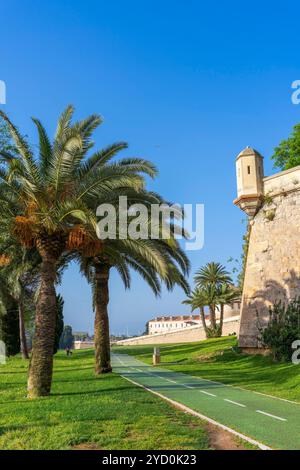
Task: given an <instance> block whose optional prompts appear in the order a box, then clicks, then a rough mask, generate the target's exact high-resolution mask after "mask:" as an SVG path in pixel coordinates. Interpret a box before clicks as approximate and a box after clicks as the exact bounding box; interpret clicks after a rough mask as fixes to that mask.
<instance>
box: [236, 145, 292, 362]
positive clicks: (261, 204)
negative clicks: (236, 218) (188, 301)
mask: <svg viewBox="0 0 300 470" xmlns="http://www.w3.org/2000/svg"><path fill="white" fill-rule="evenodd" d="M262 162H263V160H262V157H261V155H259V154H258V152H256V151H255V150H253V149H250V148H247V149H245V150H244V151H243V152H242V153H241V154H240V155H239V156H238V159H237V179H238V198H237V199H236V200H235V201H234V202H235V204H236V205H237V206H239V207H240V208H241V209H242V210H244V211H245V212H246V213H247V214H248V215H249V216H250V220H249V223H250V238H249V249H248V255H247V262H246V272H245V282H244V290H243V297H242V307H241V322H240V331H239V345H240V347H242V348H243V349H244V350H246V351H247V352H253V353H255V352H257V351H256V350H257V349H259V348H260V346H261V345H260V343H259V326H262V327H263V326H264V325H266V323H267V321H268V318H269V310H268V309H269V306H270V305H272V304H274V302H277V301H279V300H281V301H283V302H287V301H288V300H289V299H291V298H294V297H296V296H299V295H300V167H299V166H298V167H295V168H293V169H291V170H286V171H283V172H280V173H277V174H275V175H273V176H269V177H263V174H259V172H258V171H257V167H258V165H260V166H261V168H262V169H263V163H262ZM249 172H250V174H249ZM253 174H254V175H255V178H254V180H252V182H251V183H250V184H248V183H249V182H247V176H249V177H250V176H252V177H253ZM242 178H243V179H242ZM244 188H245V189H244Z"/></svg>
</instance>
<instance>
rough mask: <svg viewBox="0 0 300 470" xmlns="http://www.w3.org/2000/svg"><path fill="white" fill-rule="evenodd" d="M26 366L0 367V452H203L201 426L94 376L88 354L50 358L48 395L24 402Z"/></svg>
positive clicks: (113, 380) (122, 383) (109, 378)
mask: <svg viewBox="0 0 300 470" xmlns="http://www.w3.org/2000/svg"><path fill="white" fill-rule="evenodd" d="M27 365H28V364H27V363H26V362H25V361H23V360H22V359H20V358H13V359H10V360H9V361H8V363H7V364H6V365H1V366H0V404H1V412H0V449H71V448H74V447H76V446H80V445H81V446H84V445H85V446H87V448H89V446H90V447H94V448H98V449H109V450H112V449H120V450H122V449H147V450H152V449H155V450H156V449H157V450H160V449H207V448H208V447H209V443H208V437H207V433H206V430H205V427H204V424H203V423H202V422H201V421H200V420H199V419H197V418H194V417H191V416H189V415H186V414H184V413H182V412H180V411H177V410H175V409H174V408H173V407H172V406H170V405H169V404H168V403H166V402H164V401H163V400H161V399H159V398H158V397H155V396H153V395H152V394H150V393H148V392H146V391H144V390H143V389H141V388H138V387H135V386H133V385H131V384H130V383H129V382H128V381H126V380H125V379H123V378H121V377H119V376H118V375H115V374H110V375H105V376H101V377H95V376H94V374H93V351H75V352H74V354H73V356H72V357H66V356H65V354H63V353H59V354H58V355H57V356H56V358H55V369H54V382H53V390H52V395H51V396H50V397H47V398H41V399H38V400H34V401H30V400H28V399H27V398H26V397H25V395H26V373H27Z"/></svg>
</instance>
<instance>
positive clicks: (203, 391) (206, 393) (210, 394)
mask: <svg viewBox="0 0 300 470" xmlns="http://www.w3.org/2000/svg"><path fill="white" fill-rule="evenodd" d="M199 392H200V393H205V395H209V396H210V397H216V396H217V395H214V394H213V393H210V392H206V391H205V390H199Z"/></svg>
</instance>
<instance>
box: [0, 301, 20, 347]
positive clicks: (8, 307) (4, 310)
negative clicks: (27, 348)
mask: <svg viewBox="0 0 300 470" xmlns="http://www.w3.org/2000/svg"><path fill="white" fill-rule="evenodd" d="M0 339H1V340H2V341H3V342H4V343H5V347H6V354H7V356H15V355H16V354H18V353H19V352H20V330H19V310H18V303H17V302H16V301H15V300H14V298H13V297H11V296H7V297H6V298H5V301H4V304H3V303H2V304H1V307H0Z"/></svg>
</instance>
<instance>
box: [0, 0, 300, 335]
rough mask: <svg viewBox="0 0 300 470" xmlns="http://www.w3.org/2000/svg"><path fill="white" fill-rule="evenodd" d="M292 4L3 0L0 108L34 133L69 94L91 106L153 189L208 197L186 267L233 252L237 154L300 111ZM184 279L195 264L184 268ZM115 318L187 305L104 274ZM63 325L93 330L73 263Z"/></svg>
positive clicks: (137, 325)
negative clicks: (151, 166)
mask: <svg viewBox="0 0 300 470" xmlns="http://www.w3.org/2000/svg"><path fill="white" fill-rule="evenodd" d="M299 12H300V7H299V5H296V3H295V2H289V1H286V2H284V3H282V2H261V1H256V0H254V1H252V2H248V3H245V2H241V1H227V2H223V1H215V2H213V3H209V2H204V1H203V2H202V1H199V0H198V1H196V0H188V1H186V0H185V1H183V0H182V1H181V0H180V1H179V0H173V1H169V0H163V1H161V0H160V1H158V0H152V1H148V0H144V1H135V0H126V1H124V0H123V1H120V0H115V1H111V2H107V1H102V0H98V1H92V0H88V1H83V0H82V1H77V0H72V1H70V0H68V1H66V0H64V2H62V1H58V0H52V1H51V2H50V1H48V2H46V1H44V2H40V1H33V0H31V1H30V0H24V1H22V2H19V1H16V0H10V1H9V2H8V1H6V2H1V29H0V39H1V41H0V51H1V55H0V80H4V81H5V82H6V86H7V104H6V105H5V106H2V108H3V109H5V111H6V112H8V113H9V114H10V116H11V117H12V119H13V120H14V122H15V123H16V124H17V125H18V126H19V127H20V128H21V130H22V131H23V132H24V133H26V134H27V135H28V136H29V137H30V139H31V140H32V141H33V142H34V143H36V141H37V139H36V135H35V134H34V132H33V131H34V129H33V125H32V123H31V122H30V116H36V117H39V118H40V119H41V120H42V121H43V122H44V124H45V125H46V126H47V128H48V129H49V132H50V133H53V130H54V126H55V122H56V119H57V116H58V114H59V113H60V112H61V111H62V109H63V108H64V107H65V106H66V105H67V104H68V103H73V104H74V105H75V106H76V109H77V117H84V116H86V115H87V114H89V113H92V112H97V113H100V114H101V115H102V116H103V117H104V124H103V125H102V126H101V127H100V128H99V130H98V131H97V133H96V135H95V137H96V139H95V140H96V145H97V146H98V147H102V146H105V145H106V144H109V143H111V142H113V141H116V140H126V141H128V142H129V144H130V147H129V150H128V151H126V152H125V153H124V156H125V155H132V156H142V157H145V158H148V159H150V160H152V161H153V162H155V164H156V165H157V166H158V168H159V171H160V174H159V177H158V178H157V179H156V181H154V182H151V184H150V187H151V188H152V189H154V190H157V191H159V192H160V193H162V194H163V195H164V196H165V197H166V198H167V199H168V200H172V201H174V202H178V203H193V204H195V203H204V204H205V245H204V248H203V249H202V250H201V251H198V252H190V258H191V262H192V274H193V273H194V271H195V270H196V269H197V268H199V267H200V266H201V265H203V264H204V263H206V262H207V261H211V260H217V261H220V262H222V263H225V264H226V262H227V260H228V258H229V257H231V256H234V257H238V256H240V253H241V244H242V235H243V231H244V229H245V224H243V223H242V220H243V219H244V216H243V214H242V213H241V212H240V211H239V210H238V209H237V208H236V207H234V206H233V204H232V201H233V199H234V198H235V194H236V183H235V166H234V165H235V164H234V160H235V157H236V155H237V154H238V153H239V151H240V150H242V149H243V148H244V147H245V146H247V145H251V146H253V147H255V148H257V149H258V150H259V151H260V152H261V153H262V154H263V155H264V156H265V173H266V174H270V173H271V172H272V171H273V170H272V163H271V162H270V156H271V154H272V150H273V148H274V146H276V145H277V144H278V142H279V141H280V140H281V139H282V138H284V137H286V136H287V135H288V134H289V132H290V130H291V128H292V126H293V125H294V124H296V123H298V122H299V121H300V105H299V106H295V105H293V104H292V102H291V83H292V82H293V81H294V80H297V79H300V69H299V65H300V63H299V62H300V59H299V47H298V44H299ZM191 279H192V275H191ZM110 284H111V302H110V316H111V327H112V331H113V332H115V333H122V332H126V330H127V328H128V330H129V333H138V332H140V331H142V330H143V329H144V324H145V322H146V321H147V320H148V319H150V318H152V317H154V316H156V315H163V314H164V315H169V314H180V313H187V312H188V308H187V306H183V305H181V301H182V300H183V299H184V294H183V293H182V292H181V291H180V290H179V289H176V290H175V291H174V292H173V293H166V292H164V293H163V295H162V297H161V298H159V299H155V298H154V296H153V295H152V293H151V291H150V289H149V288H148V287H147V286H146V285H145V284H144V283H143V282H142V281H141V280H140V279H138V278H137V277H135V276H134V281H133V285H132V289H131V291H130V292H125V291H124V288H123V286H122V284H121V281H120V280H119V278H118V277H117V275H116V274H114V273H113V274H112V276H111V282H110ZM61 290H62V292H63V295H64V298H65V302H66V305H65V322H66V323H70V324H72V325H73V327H74V329H75V330H89V331H92V329H93V313H92V309H91V303H90V298H91V297H90V290H89V287H88V286H87V284H86V283H85V281H84V280H83V279H81V277H80V275H79V274H78V271H77V268H76V266H71V267H70V269H69V270H68V272H67V273H66V274H65V276H64V279H63V285H62V286H61Z"/></svg>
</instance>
